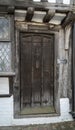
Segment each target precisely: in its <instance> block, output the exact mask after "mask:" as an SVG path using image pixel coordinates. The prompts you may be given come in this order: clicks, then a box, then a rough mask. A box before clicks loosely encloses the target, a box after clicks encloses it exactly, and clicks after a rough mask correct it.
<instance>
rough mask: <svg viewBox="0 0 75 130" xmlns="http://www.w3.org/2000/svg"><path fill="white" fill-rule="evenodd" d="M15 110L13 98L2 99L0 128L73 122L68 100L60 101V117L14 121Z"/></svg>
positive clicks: (0, 102)
mask: <svg viewBox="0 0 75 130" xmlns="http://www.w3.org/2000/svg"><path fill="white" fill-rule="evenodd" d="M13 108H14V107H13V96H11V97H10V98H0V126H12V125H13V126H14V125H34V124H48V123H57V122H64V121H73V119H72V116H71V115H70V114H69V112H70V109H69V99H68V98H62V99H60V116H56V117H37V118H23V119H22V118H21V119H14V116H13V115H14V110H13Z"/></svg>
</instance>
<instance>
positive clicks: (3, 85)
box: [0, 78, 9, 95]
mask: <svg viewBox="0 0 75 130" xmlns="http://www.w3.org/2000/svg"><path fill="white" fill-rule="evenodd" d="M1 94H9V80H8V78H0V95H1Z"/></svg>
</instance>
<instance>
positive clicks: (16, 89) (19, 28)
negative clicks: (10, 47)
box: [14, 23, 60, 118]
mask: <svg viewBox="0 0 75 130" xmlns="http://www.w3.org/2000/svg"><path fill="white" fill-rule="evenodd" d="M41 26H42V25H41ZM25 27H26V24H25ZM45 29H46V26H45ZM21 32H33V33H36V32H37V33H45V34H52V35H54V46H55V47H54V108H55V111H56V113H54V114H40V115H39V114H38V115H21V114H20V106H21V104H20V58H19V55H20V54H19V53H20V47H19V45H20V33H21ZM58 36H59V32H58V31H51V30H48V28H47V30H36V28H35V29H34V30H29V29H27V27H26V28H24V26H22V23H20V25H19V26H16V29H15V38H16V39H15V40H16V61H15V63H16V69H15V72H16V76H15V79H14V117H15V118H23V117H24V118H25V117H38V116H44V117H45V116H56V115H60V101H59V100H60V94H59V82H58V79H59V73H58V72H59V65H58V64H57V57H58V44H57V43H58V40H59V38H58Z"/></svg>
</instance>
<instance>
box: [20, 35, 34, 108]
mask: <svg viewBox="0 0 75 130" xmlns="http://www.w3.org/2000/svg"><path fill="white" fill-rule="evenodd" d="M31 60H32V59H31V37H29V36H25V34H24V36H23V35H22V38H21V102H22V105H23V106H30V105H31V82H32V81H31V77H32V76H31V74H32V67H31V64H32V61H31ZM22 105H21V106H22Z"/></svg>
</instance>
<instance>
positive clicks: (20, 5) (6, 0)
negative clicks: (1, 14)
mask: <svg viewBox="0 0 75 130" xmlns="http://www.w3.org/2000/svg"><path fill="white" fill-rule="evenodd" d="M0 6H14V7H15V8H16V9H27V8H28V7H34V8H35V9H37V10H41V9H43V10H48V9H50V10H52V9H53V10H60V11H61V10H67V11H75V8H74V7H73V6H72V5H64V4H60V3H59V2H58V3H54V4H52V3H49V2H33V1H32V0H31V1H29V0H22V1H21V0H20V1H19V0H0Z"/></svg>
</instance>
